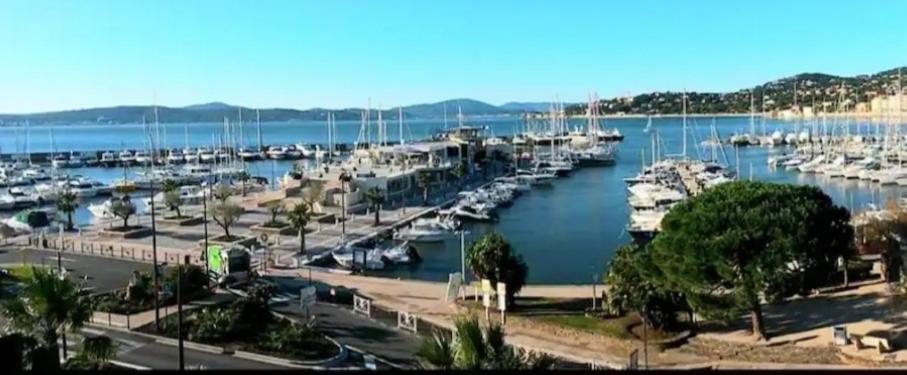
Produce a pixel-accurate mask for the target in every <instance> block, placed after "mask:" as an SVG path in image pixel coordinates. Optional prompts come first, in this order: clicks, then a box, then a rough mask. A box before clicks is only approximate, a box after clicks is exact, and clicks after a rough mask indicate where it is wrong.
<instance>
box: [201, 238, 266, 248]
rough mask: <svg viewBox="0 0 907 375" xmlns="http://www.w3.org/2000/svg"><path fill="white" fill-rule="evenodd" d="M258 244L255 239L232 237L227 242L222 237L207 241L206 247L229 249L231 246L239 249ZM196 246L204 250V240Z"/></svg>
mask: <svg viewBox="0 0 907 375" xmlns="http://www.w3.org/2000/svg"><path fill="white" fill-rule="evenodd" d="M257 244H258V238H255V237H243V236H233V238H232V239H231V240H230V241H227V240H226V239H225V238H224V236H217V237H212V238H209V239H208V246H212V245H216V246H221V247H223V248H225V249H226V248H229V247H233V246H239V247H247V248H248V247H252V246H255V245H257ZM198 246H199V247H202V248H204V247H205V240H199V241H198Z"/></svg>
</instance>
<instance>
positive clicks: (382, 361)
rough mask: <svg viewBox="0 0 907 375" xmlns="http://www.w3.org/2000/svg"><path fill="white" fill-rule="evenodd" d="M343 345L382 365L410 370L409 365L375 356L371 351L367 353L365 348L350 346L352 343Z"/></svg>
mask: <svg viewBox="0 0 907 375" xmlns="http://www.w3.org/2000/svg"><path fill="white" fill-rule="evenodd" d="M344 346H346V348H347V349H349V350H352V351H354V352H356V353H358V354H359V355H362V356H366V355H368V356H371V357H372V358H375V361H378V362H381V363H382V364H384V365H386V366H389V367H392V368H394V369H396V370H410V369H411V368H410V367H407V366H403V365H400V364H396V363H393V362H391V361H388V360H386V359H384V358H381V357H379V356H377V355H374V354H372V353H369V352H367V351H365V350H362V349H359V348H357V347H355V346H352V345H344Z"/></svg>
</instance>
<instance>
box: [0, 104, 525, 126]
mask: <svg viewBox="0 0 907 375" xmlns="http://www.w3.org/2000/svg"><path fill="white" fill-rule="evenodd" d="M156 108H157V117H158V121H160V122H163V123H168V122H219V121H223V119H224V118H228V119H230V120H231V121H235V120H237V119H238V118H239V115H240V113H242V116H243V121H256V120H257V119H258V117H257V116H259V115H260V116H261V121H267V122H286V121H312V120H322V121H323V120H326V119H327V117H328V114H329V113H332V114H333V115H334V118H335V119H336V120H338V121H343V120H359V119H360V118H361V116H362V111H363V110H365V109H363V108H346V109H339V110H335V109H325V108H312V109H307V110H299V109H291V108H261V109H255V108H248V107H243V106H236V105H231V104H227V103H223V102H210V103H202V104H194V105H189V106H185V107H165V106H158V107H156ZM370 111H371V115H372V119H376V118H377V116H378V112H379V110H377V109H375V108H372V109H371V110H370ZM458 111H462V113H463V115H464V116H501V115H520V114H522V113H523V112H526V111H524V110H518V109H507V108H502V107H498V106H495V105H492V104H488V103H485V102H482V101H478V100H475V99H466V98H463V99H451V100H445V101H441V102H437V103H425V104H415V105H409V106H405V107H403V117H404V118H405V119H437V118H443V117H444V115H445V114H446V115H447V117H448V118H449V119H450V120H451V121H456V118H457V113H458ZM380 112H381V115H382V117H383V118H384V120H387V121H391V120H394V121H396V119H397V116H398V113H399V111H398V109H397V108H392V109H383V110H381V111H380ZM154 116H155V107H154V106H116V107H103V108H88V109H76V110H67V111H55V112H43V113H30V114H21V115H3V114H0V124H10V123H14V124H18V123H24V122H26V121H28V122H29V123H32V124H85V123H92V124H96V123H100V124H123V123H137V122H142V121H143V120H144V121H147V122H152V121H154Z"/></svg>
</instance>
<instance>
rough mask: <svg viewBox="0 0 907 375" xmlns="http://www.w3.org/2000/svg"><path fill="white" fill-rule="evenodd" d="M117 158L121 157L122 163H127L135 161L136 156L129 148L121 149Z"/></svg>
mask: <svg viewBox="0 0 907 375" xmlns="http://www.w3.org/2000/svg"><path fill="white" fill-rule="evenodd" d="M117 158H118V159H120V162H121V163H123V164H126V165H129V164H132V163H135V156H134V155H133V154H132V152H130V151H129V150H123V151H121V152H120V154H119V155H118V156H117Z"/></svg>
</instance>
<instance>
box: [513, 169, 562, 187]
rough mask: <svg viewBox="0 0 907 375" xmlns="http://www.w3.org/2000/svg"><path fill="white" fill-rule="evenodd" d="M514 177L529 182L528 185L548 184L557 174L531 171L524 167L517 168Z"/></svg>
mask: <svg viewBox="0 0 907 375" xmlns="http://www.w3.org/2000/svg"><path fill="white" fill-rule="evenodd" d="M516 177H517V178H519V179H523V180H524V181H527V182H529V184H530V185H550V184H551V181H554V180H555V179H556V178H557V176H556V175H554V174H552V173H544V172H541V173H540V172H533V171H530V170H526V169H519V170H517V171H516Z"/></svg>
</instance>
